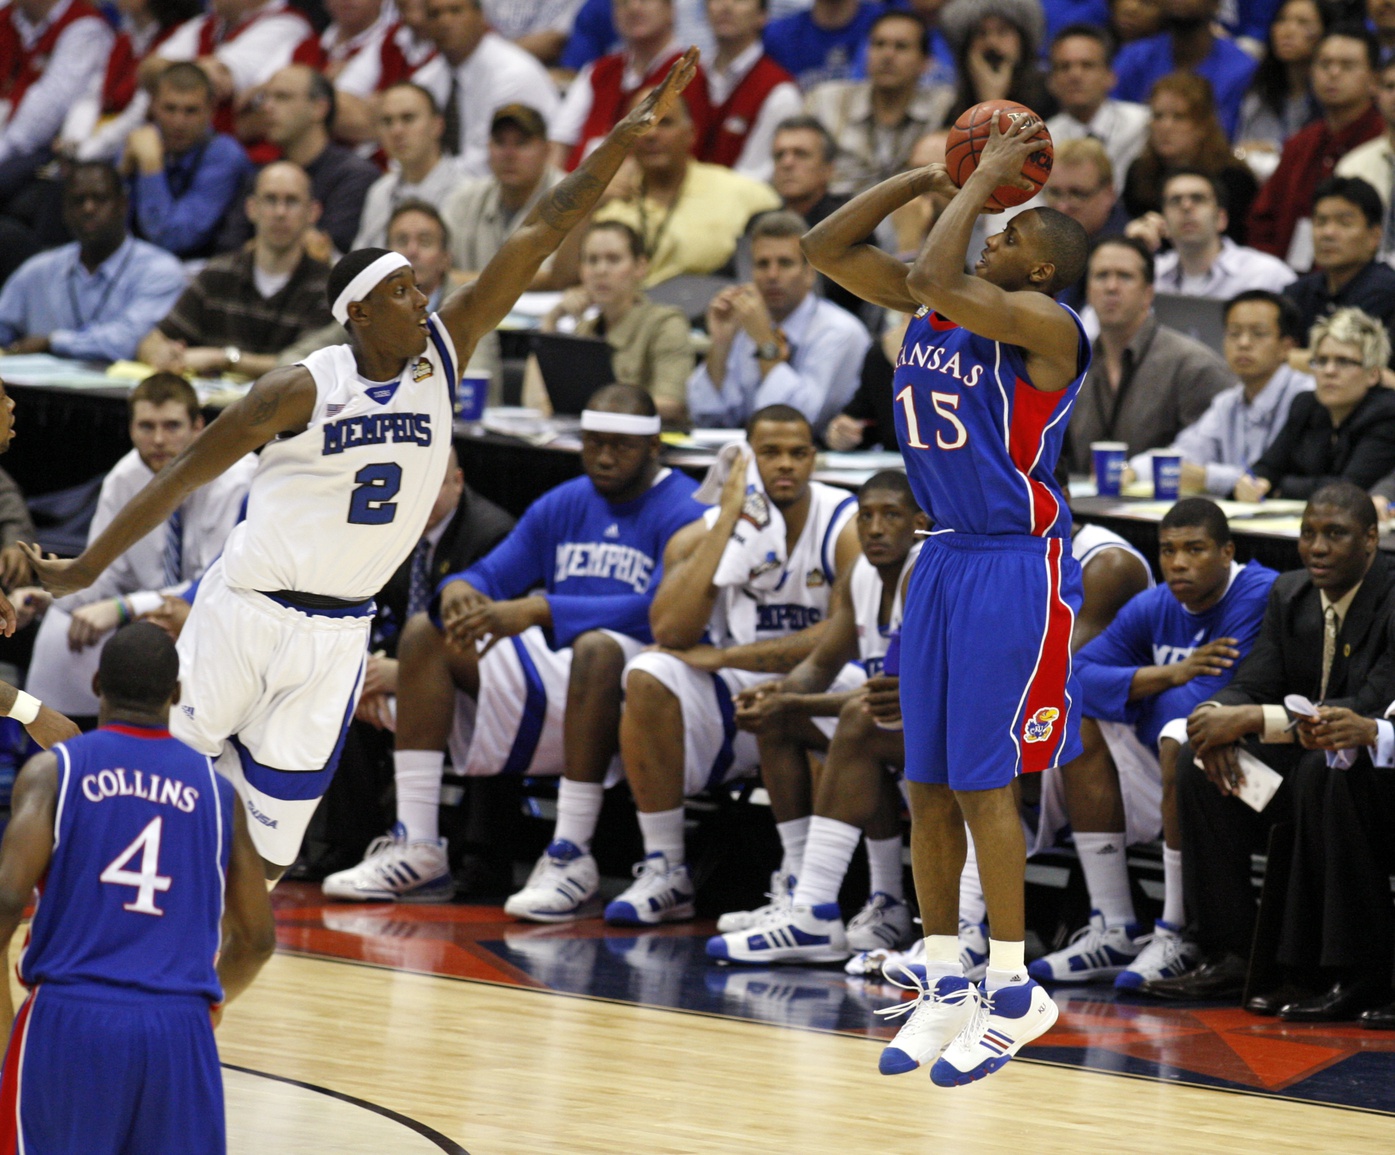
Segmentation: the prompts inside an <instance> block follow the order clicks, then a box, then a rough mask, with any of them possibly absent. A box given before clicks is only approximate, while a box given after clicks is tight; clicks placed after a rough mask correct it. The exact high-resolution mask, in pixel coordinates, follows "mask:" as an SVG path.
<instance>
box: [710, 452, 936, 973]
mask: <svg viewBox="0 0 1395 1155" xmlns="http://www.w3.org/2000/svg"><path fill="white" fill-rule="evenodd" d="M857 498H858V508H857V521H856V524H857V535H858V539H859V540H860V542H861V544H862V556H861V557H859V558H858V559H857V562H856V563H855V564H854V566H853V568H852V571H851V573H850V574H849V575H848V577H847V578H846V579H844V580H842V581H840V582H839V583H838V585H837V586H836V587H835V588H834V590H833V604H832V608H831V611H830V615H829V619H828V626H827V628H826V629H825V631H824V634H823V637H822V638H820V639H819V644H818V645H817V646H816V647H815V649H814V652H813V653H812V654H810V655H809V656H808V657H807V658H805V659H804V661H802V662H800V663H799V665H798V666H796V667H795V668H794V669H793V670H792V671H791V672H790V673H789V674H788V675H787V676H785V677H784V678H780V679H777V680H776V681H773V682H765V683H763V684H761V685H759V686H755V687H752V688H751V689H749V690H745V691H743V692H742V693H741V695H740V696H739V697H738V699H737V715H736V720H737V725H739V726H740V727H741V728H742V729H743V730H750V731H752V732H754V733H755V734H756V737H757V742H758V744H759V747H760V768H761V779H762V781H763V782H764V783H765V788H766V790H767V792H768V793H769V794H770V806H771V809H772V810H773V811H774V813H775V819H776V821H777V822H778V823H780V824H781V826H783V827H784V828H785V829H786V830H791V829H792V830H794V831H796V832H797V833H798V834H799V835H803V838H800V840H799V841H801V842H803V846H802V848H800V847H796V851H797V852H799V851H802V853H798V857H797V858H796V860H795V861H794V862H792V863H790V866H791V868H792V870H791V873H788V874H785V873H780V874H778V875H777V879H776V882H775V885H774V886H773V887H772V894H773V895H774V896H775V899H774V901H772V903H771V904H770V905H769V906H768V907H765V908H762V910H761V911H760V912H759V913H758V912H755V911H751V912H738V913H736V914H735V915H724V916H723V917H722V918H721V919H719V920H718V922H717V929H718V931H720V932H724V933H721V934H718V935H717V936H716V937H715V938H712V939H711V940H709V942H708V944H707V954H708V956H709V957H710V958H715V959H727V960H730V961H733V962H744V963H754V964H757V965H767V964H770V963H786V962H841V961H843V960H844V959H845V958H847V957H848V955H849V954H852V953H853V952H855V951H865V950H875V949H878V948H882V949H886V948H892V947H896V946H899V945H900V943H901V940H902V939H904V938H905V937H906V935H908V934H909V933H910V929H911V915H910V910H909V909H908V908H907V906H906V903H905V901H904V893H903V883H902V864H901V805H900V801H901V800H900V798H899V796H898V794H897V791H896V785H895V781H894V779H893V778H892V775H891V774H890V773H888V768H889V767H891V766H899V765H900V764H901V762H902V761H903V760H904V758H905V751H904V748H903V745H902V739H901V733H900V731H899V730H894V729H882V728H880V727H879V726H878V725H877V723H876V721H875V720H874V719H873V717H872V715H871V714H870V713H869V712H868V709H867V694H866V691H865V689H862V688H860V689H858V690H855V691H853V692H851V693H844V694H832V693H828V692H827V691H828V687H829V686H830V685H831V684H832V683H833V682H834V681H835V680H836V679H837V678H838V676H839V674H840V672H842V671H843V669H844V666H845V664H846V663H849V662H853V663H856V665H855V666H854V669H858V670H861V671H864V672H865V676H867V677H869V678H876V677H878V676H879V675H880V674H881V673H882V659H883V657H884V656H885V655H886V653H887V646H888V643H889V642H890V640H891V638H892V636H893V634H894V632H895V630H896V629H897V628H898V627H899V626H900V624H901V603H902V597H903V593H904V589H905V583H906V581H907V579H908V578H909V577H910V573H911V568H912V567H913V566H914V564H915V556H916V554H917V553H918V552H919V550H920V545H919V543H918V542H917V541H916V531H917V530H926V529H928V528H929V525H930V522H929V519H928V518H927V517H926V516H925V514H924V513H922V512H921V511H920V509H919V508H918V507H917V506H916V503H915V495H914V494H912V493H911V487H910V482H909V481H908V480H907V479H906V475H905V474H904V473H903V472H901V471H900V470H886V471H884V472H882V473H878V474H876V475H874V476H873V477H872V478H871V479H870V480H868V481H867V482H866V483H864V484H863V486H862V488H861V489H859V490H858V494H857ZM852 680H856V679H852ZM810 750H818V751H827V758H826V759H825V761H824V768H823V773H822V774H821V775H820V776H819V780H818V786H817V801H815V797H814V795H815V789H814V785H813V783H812V781H811V775H810V773H809V757H808V752H809V751H810ZM864 831H865V832H866V835H867V860H868V865H869V867H870V872H871V881H872V896H871V898H869V899H868V901H867V904H866V905H865V906H864V907H863V909H862V911H861V913H859V914H858V915H857V917H856V918H854V919H853V920H852V922H851V923H850V924H849V926H848V927H847V929H846V931H845V930H844V927H843V919H842V914H841V913H840V911H839V909H838V891H839V889H840V887H841V886H842V884H843V876H844V875H845V874H846V873H847V869H848V864H849V862H850V861H851V860H852V855H853V851H854V850H856V849H857V844H858V841H859V840H860V839H861V837H862V835H863V832H864ZM782 872H783V865H782ZM782 887H783V889H784V891H785V895H786V901H783V902H782V901H780V897H779V896H780V892H781V890H782Z"/></svg>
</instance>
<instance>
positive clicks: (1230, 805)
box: [1143, 482, 1395, 1021]
mask: <svg viewBox="0 0 1395 1155" xmlns="http://www.w3.org/2000/svg"><path fill="white" fill-rule="evenodd" d="M1298 553H1299V557H1300V558H1301V560H1302V562H1303V566H1304V568H1303V569H1302V570H1297V571H1291V572H1289V573H1286V574H1283V575H1282V576H1281V577H1280V578H1279V580H1278V581H1277V582H1275V583H1274V587H1273V590H1272V591H1271V592H1270V595H1269V605H1268V608H1267V609H1266V611H1265V616H1264V622H1263V624H1262V625H1261V627H1260V634H1259V638H1258V639H1257V640H1256V642H1255V645H1254V648H1253V649H1252V650H1251V652H1250V654H1249V656H1248V657H1247V658H1246V659H1245V660H1244V661H1243V662H1242V663H1241V665H1240V667H1239V669H1238V670H1237V671H1236V675H1235V678H1234V680H1233V681H1232V682H1231V683H1230V685H1229V686H1227V687H1226V688H1225V689H1224V690H1222V691H1220V692H1219V693H1218V694H1216V696H1215V697H1214V698H1213V699H1211V700H1210V701H1208V702H1203V703H1202V704H1201V705H1200V706H1198V707H1197V708H1196V710H1194V711H1193V713H1192V715H1191V717H1190V719H1188V726H1187V729H1188V738H1189V739H1190V746H1189V747H1188V748H1184V749H1183V752H1182V755H1181V757H1180V758H1179V760H1178V766H1177V797H1178V806H1179V810H1180V815H1181V821H1182V846H1183V864H1184V885H1185V890H1186V901H1187V910H1188V912H1189V913H1190V915H1191V917H1192V919H1193V923H1194V927H1193V929H1194V930H1195V933H1196V941H1197V942H1198V943H1199V944H1200V945H1201V947H1202V949H1203V951H1205V952H1206V954H1207V956H1208V961H1207V962H1206V963H1205V964H1203V965H1202V966H1201V967H1200V968H1199V969H1197V970H1195V971H1192V972H1190V973H1188V974H1185V975H1182V976H1179V977H1177V978H1172V979H1162V980H1158V981H1155V982H1151V983H1147V984H1145V986H1144V987H1143V990H1144V992H1145V993H1147V994H1153V995H1159V996H1162V997H1168V998H1223V997H1232V996H1236V995H1238V994H1239V993H1240V991H1241V989H1242V988H1243V985H1244V981H1245V975H1246V959H1247V956H1248V955H1249V953H1250V947H1251V942H1252V940H1253V937H1254V928H1255V918H1256V908H1255V895H1254V889H1253V886H1252V884H1251V881H1250V855H1251V854H1252V853H1254V852H1256V851H1263V850H1264V849H1265V846H1266V843H1267V841H1268V835H1269V832H1270V830H1271V828H1272V827H1273V826H1274V825H1275V824H1277V823H1279V822H1292V823H1293V824H1294V827H1295V831H1296V836H1295V845H1294V850H1293V854H1292V859H1291V864H1290V866H1291V878H1292V879H1293V883H1292V885H1291V886H1290V887H1289V888H1288V893H1287V894H1286V895H1284V896H1283V897H1282V898H1281V902H1282V903H1283V907H1284V929H1283V934H1282V938H1281V940H1280V944H1279V950H1278V961H1279V962H1280V963H1281V964H1283V965H1284V966H1285V967H1287V968H1290V970H1291V971H1294V972H1295V973H1302V974H1305V975H1311V974H1312V973H1313V972H1314V969H1315V968H1318V967H1320V968H1321V972H1320V973H1322V974H1323V975H1324V976H1325V977H1324V979H1323V981H1325V982H1333V976H1335V983H1334V985H1333V986H1332V987H1331V989H1330V990H1328V991H1326V992H1325V993H1324V994H1322V995H1319V996H1317V997H1316V998H1313V999H1302V998H1292V1001H1281V1002H1280V1003H1279V1005H1273V1003H1274V998H1273V997H1272V996H1270V997H1269V998H1260V999H1253V1000H1251V1001H1252V1002H1253V1003H1255V1004H1257V1005H1255V1006H1254V1007H1253V1008H1252V1009H1254V1010H1255V1011H1256V1012H1257V1013H1268V1014H1274V1013H1276V1012H1277V1013H1281V1014H1282V1015H1283V1016H1284V1017H1285V1018H1287V1019H1291V1020H1294V1021H1324V1020H1326V1019H1330V1018H1351V1017H1355V1015H1356V1014H1358V1013H1360V1012H1361V1011H1363V1010H1366V1009H1369V1008H1370V1007H1374V1006H1376V1005H1378V1004H1379V1003H1380V1002H1383V1001H1385V999H1386V998H1388V994H1386V989H1387V987H1388V982H1389V970H1390V958H1391V949H1392V947H1391V943H1392V937H1391V935H1392V930H1395V926H1393V925H1392V924H1393V923H1395V919H1392V911H1391V906H1390V896H1389V891H1388V886H1387V889H1386V891H1385V894H1384V897H1383V900H1382V899H1381V898H1380V895H1379V893H1378V890H1377V888H1375V887H1374V885H1373V884H1371V883H1370V881H1369V879H1370V876H1371V875H1373V874H1374V873H1375V872H1376V871H1377V870H1378V869H1379V867H1378V865H1377V864H1378V862H1379V859H1380V856H1379V855H1376V854H1374V853H1373V852H1372V850H1371V845H1372V844H1371V842H1370V840H1369V839H1367V838H1365V837H1362V836H1361V834H1362V832H1361V831H1360V830H1359V829H1356V828H1354V827H1352V826H1350V825H1348V826H1345V827H1344V826H1343V825H1342V823H1350V822H1352V821H1353V817H1352V812H1353V808H1354V807H1355V808H1359V807H1360V806H1361V805H1363V804H1364V803H1363V802H1362V797H1363V793H1364V792H1366V791H1368V790H1371V791H1373V790H1374V785H1373V779H1374V775H1375V771H1374V770H1373V769H1372V767H1371V763H1370V757H1369V754H1368V753H1367V751H1366V750H1365V749H1364V748H1362V749H1360V750H1357V751H1353V753H1354V754H1355V763H1354V764H1353V765H1352V766H1351V768H1350V769H1349V770H1343V771H1335V772H1334V771H1333V770H1331V769H1329V767H1328V765H1327V756H1326V754H1325V753H1324V752H1323V751H1322V750H1321V749H1320V748H1318V747H1319V746H1320V744H1323V743H1326V744H1329V745H1330V744H1331V736H1330V735H1329V734H1328V733H1327V731H1328V728H1329V727H1330V726H1331V724H1332V722H1333V721H1335V719H1336V711H1338V710H1342V709H1345V710H1349V711H1353V712H1354V713H1356V714H1360V715H1374V714H1379V713H1380V712H1382V711H1383V710H1384V709H1385V707H1386V706H1387V705H1389V703H1390V701H1391V699H1392V697H1395V647H1392V639H1391V623H1390V610H1391V606H1392V599H1393V598H1395V566H1392V565H1391V564H1390V562H1389V561H1387V560H1386V558H1385V557H1384V556H1383V555H1381V554H1380V553H1379V552H1378V550H1377V529H1376V520H1375V512H1374V507H1373V506H1372V504H1371V500H1370V498H1369V497H1368V496H1367V495H1366V494H1365V493H1364V492H1363V491H1362V490H1361V489H1360V488H1358V487H1357V486H1355V485H1352V484H1351V483H1350V482H1334V483H1332V484H1330V485H1326V486H1323V487H1322V488H1321V489H1320V490H1318V492H1317V493H1315V494H1314V495H1313V496H1312V498H1311V499H1310V500H1309V502H1308V505H1307V507H1306V508H1305V510H1304V511H1303V521H1302V528H1301V530H1300V537H1299V543H1298ZM1288 694H1302V695H1304V696H1306V697H1307V698H1308V699H1309V700H1310V701H1312V702H1315V703H1316V702H1321V703H1323V704H1324V706H1326V707H1328V708H1331V713H1330V714H1329V716H1328V720H1327V721H1325V722H1324V723H1323V724H1321V725H1315V726H1314V725H1310V726H1305V727H1303V728H1302V730H1301V731H1300V733H1299V739H1300V741H1301V742H1302V743H1303V746H1306V747H1308V752H1306V753H1305V751H1304V750H1303V749H1302V748H1301V747H1300V746H1298V745H1295V744H1293V742H1294V733H1293V731H1292V730H1291V729H1290V717H1289V714H1288V712H1287V711H1286V710H1285V709H1284V706H1283V705H1282V703H1283V700H1284V697H1285V696H1286V695H1288ZM1256 742H1258V743H1262V744H1263V745H1262V746H1256V745H1255V743H1256ZM1242 744H1243V745H1244V746H1247V747H1250V748H1251V752H1252V753H1255V754H1256V755H1257V756H1258V757H1259V758H1260V759H1261V760H1262V761H1264V762H1266V763H1267V764H1269V765H1270V766H1272V767H1273V768H1274V769H1276V770H1278V771H1279V772H1280V773H1281V774H1283V775H1284V782H1283V784H1282V786H1280V788H1279V790H1278V793H1277V794H1275V796H1274V797H1273V799H1271V801H1270V802H1269V804H1268V805H1267V806H1266V807H1265V809H1264V810H1263V811H1262V812H1260V813H1256V812H1255V811H1254V810H1252V809H1250V807H1249V806H1247V805H1246V804H1245V803H1243V802H1242V801H1240V800H1239V799H1238V798H1236V797H1234V796H1233V795H1234V794H1235V793H1236V791H1237V789H1238V787H1239V785H1240V783H1241V779H1242V775H1241V772H1240V768H1239V763H1238V753H1239V751H1240V749H1241V746H1242ZM1343 775H1346V777H1345V778H1343ZM1339 780H1340V781H1339ZM1367 813H1368V814H1370V815H1372V816H1374V815H1375V814H1376V813H1377V811H1376V809H1375V808H1374V804H1372V805H1371V806H1370V808H1369V809H1368V810H1367ZM1357 821H1358V823H1360V822H1362V821H1370V820H1362V819H1360V818H1358V819H1357ZM1272 865H1273V864H1271V866H1272ZM1385 877H1386V878H1388V877H1389V870H1388V868H1386V870H1385ZM1334 893H1336V894H1339V895H1340V898H1341V901H1339V902H1333V901H1331V899H1332V896H1333V894H1334ZM1380 963H1383V967H1384V974H1383V975H1379V976H1377V974H1376V971H1377V970H1378V969H1379V965H1378V964H1380Z"/></svg>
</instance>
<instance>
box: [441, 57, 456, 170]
mask: <svg viewBox="0 0 1395 1155" xmlns="http://www.w3.org/2000/svg"><path fill="white" fill-rule="evenodd" d="M442 116H443V117H444V119H445V122H446V130H445V132H444V133H443V134H442V135H441V147H442V148H443V149H445V151H446V152H447V153H449V154H450V155H451V156H456V155H457V154H458V153H459V152H460V79H459V78H458V77H457V76H456V75H455V69H453V68H452V69H451V72H450V95H449V96H448V97H447V98H446V107H445V109H444V110H443V111H442Z"/></svg>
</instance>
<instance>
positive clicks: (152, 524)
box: [24, 365, 315, 594]
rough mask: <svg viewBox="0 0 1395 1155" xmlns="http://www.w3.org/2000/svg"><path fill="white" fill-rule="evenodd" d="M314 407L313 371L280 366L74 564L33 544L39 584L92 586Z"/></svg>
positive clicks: (67, 588) (61, 588)
mask: <svg viewBox="0 0 1395 1155" xmlns="http://www.w3.org/2000/svg"><path fill="white" fill-rule="evenodd" d="M314 410H315V380H314V378H313V377H311V376H310V373H309V371H308V370H306V369H304V368H301V367H300V366H296V365H292V366H288V367H287V368H284V369H273V370H272V371H271V372H270V373H268V374H267V375H266V376H265V377H263V378H261V380H259V381H258V382H257V383H256V384H255V385H253V386H252V389H251V391H250V392H249V393H248V394H247V396H245V397H243V398H241V399H240V400H238V401H235V402H233V404H231V405H229V406H228V407H227V409H225V410H224V411H223V412H222V413H221V414H219V416H218V418H217V420H216V421H214V422H213V423H212V424H211V425H210V426H209V427H208V428H207V429H205V430H204V431H203V433H202V434H200V435H199V436H198V437H197V438H195V439H194V441H193V442H192V443H191V444H190V446H189V448H187V449H186V450H184V452H183V453H181V454H180V455H179V456H178V457H177V458H175V459H174V461H172V462H171V463H170V464H169V465H167V466H166V467H165V468H164V469H162V470H161V471H160V472H159V473H158V474H156V475H155V477H154V479H153V480H152V481H151V482H150V484H149V485H147V486H146V487H145V488H144V489H142V490H141V491H140V492H139V493H138V494H136V496H135V497H133V498H131V500H130V501H129V502H127V503H126V505H125V507H124V508H123V509H122V510H121V512H119V513H118V514H117V515H116V516H115V517H114V518H113V519H112V521H111V524H110V525H108V526H107V527H106V529H104V530H103V531H102V532H101V534H99V535H98V536H97V538H96V540H94V541H92V542H90V543H89V544H88V546H87V548H86V549H85V550H83V551H82V554H81V555H80V556H79V557H77V558H75V559H73V560H71V561H66V560H59V559H58V558H55V557H53V556H52V555H50V556H48V557H44V556H43V554H42V553H41V551H40V550H39V549H38V547H37V546H29V545H26V546H25V547H24V551H25V553H26V554H27V555H28V557H29V560H30V562H31V563H32V564H33V566H34V572H35V573H36V574H37V575H38V578H39V581H41V582H42V583H43V585H44V586H45V588H47V589H48V590H50V591H51V592H52V593H54V594H67V593H72V592H74V591H75V590H80V589H86V588H87V587H88V586H89V585H91V584H92V583H93V582H94V581H95V580H96V579H97V577H98V575H99V574H101V572H102V571H103V570H104V569H106V568H107V566H109V565H111V563H112V562H113V561H115V560H116V559H117V558H118V557H120V556H121V555H122V554H123V553H125V552H126V551H127V550H128V549H130V548H131V546H133V545H135V543H136V542H138V541H140V539H141V538H143V537H145V535H146V534H148V533H150V532H151V531H152V530H153V529H155V528H156V527H157V526H160V525H162V524H163V523H164V522H165V521H166V520H168V518H169V516H170V514H172V513H173V512H174V511H175V510H176V509H177V508H178V507H179V506H180V504H181V503H182V502H183V501H184V499H185V498H186V497H188V496H189V494H191V493H193V492H194V490H196V489H198V488H199V486H201V485H206V484H208V482H210V481H212V480H213V479H214V478H215V477H217V476H218V475H219V474H221V473H223V472H224V471H225V470H227V469H228V468H230V467H231V466H232V465H233V464H234V463H235V462H237V461H241V460H242V458H243V457H245V456H246V455H247V454H249V453H252V452H254V451H255V450H257V449H260V448H261V447H262V446H263V445H265V444H266V443H267V442H268V441H270V440H271V439H272V438H273V437H275V436H277V435H278V434H281V433H291V432H298V431H300V430H302V429H304V428H305V426H306V425H307V424H309V421H310V418H311V416H312V414H313V413H314Z"/></svg>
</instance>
